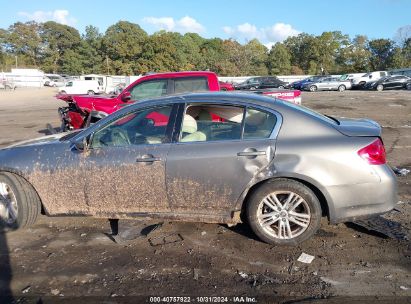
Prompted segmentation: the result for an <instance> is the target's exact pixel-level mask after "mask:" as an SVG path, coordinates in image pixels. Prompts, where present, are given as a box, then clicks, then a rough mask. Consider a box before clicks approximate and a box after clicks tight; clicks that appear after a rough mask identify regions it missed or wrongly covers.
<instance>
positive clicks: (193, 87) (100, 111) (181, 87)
mask: <svg viewBox="0 0 411 304" xmlns="http://www.w3.org/2000/svg"><path fill="white" fill-rule="evenodd" d="M84 81H85V82H90V81H95V80H84ZM204 91H220V85H219V82H218V78H217V75H216V74H215V73H213V72H209V71H193V72H171V73H150V74H148V75H145V76H143V77H140V78H138V79H137V80H136V81H134V82H133V83H131V84H130V85H129V86H128V87H126V88H125V89H123V90H122V91H121V92H120V93H119V94H118V95H114V96H71V95H70V93H68V94H64V95H60V96H57V98H59V99H62V100H64V101H66V102H67V103H68V106H67V107H61V108H59V110H58V111H59V114H60V117H61V120H62V127H61V129H62V130H71V129H79V128H84V127H85V126H86V123H94V122H96V121H98V120H99V119H101V118H103V117H105V116H107V115H109V114H111V113H113V112H115V111H117V110H119V109H121V108H122V107H124V106H125V105H128V104H131V103H134V102H136V101H140V100H143V99H146V98H154V97H160V96H166V95H171V94H178V93H184V92H204Z"/></svg>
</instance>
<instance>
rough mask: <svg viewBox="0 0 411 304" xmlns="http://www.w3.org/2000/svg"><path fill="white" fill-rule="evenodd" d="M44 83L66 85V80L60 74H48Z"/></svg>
mask: <svg viewBox="0 0 411 304" xmlns="http://www.w3.org/2000/svg"><path fill="white" fill-rule="evenodd" d="M44 85H45V86H48V87H64V86H65V85H66V80H65V79H64V78H63V77H61V76H60V75H51V74H49V75H46V76H44Z"/></svg>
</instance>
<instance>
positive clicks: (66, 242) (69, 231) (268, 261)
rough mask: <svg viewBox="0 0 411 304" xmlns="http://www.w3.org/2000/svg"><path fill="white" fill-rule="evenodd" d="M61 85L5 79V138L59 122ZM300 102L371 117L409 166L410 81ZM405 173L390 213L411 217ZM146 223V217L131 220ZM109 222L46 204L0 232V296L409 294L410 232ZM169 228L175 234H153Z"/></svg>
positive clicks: (138, 298) (1, 106)
mask: <svg viewBox="0 0 411 304" xmlns="http://www.w3.org/2000/svg"><path fill="white" fill-rule="evenodd" d="M55 93H56V92H55V90H54V89H51V88H42V89H18V90H16V91H0V146H6V145H8V144H10V143H13V142H16V141H19V140H23V139H28V138H32V137H37V136H42V135H43V134H44V133H45V132H46V130H45V129H46V127H45V125H46V123H51V124H52V125H53V126H55V127H58V126H59V119H58V115H57V108H58V107H59V106H60V105H64V102H62V101H58V100H56V99H55V98H54V97H53V95H54V94H55ZM303 104H304V105H305V106H308V107H310V108H313V109H315V110H318V111H320V112H322V113H324V114H329V115H333V116H345V117H355V118H359V117H367V118H371V119H374V120H376V121H377V122H379V123H380V124H381V125H382V126H383V140H384V143H385V146H386V150H387V154H388V155H387V158H388V162H389V164H390V165H391V166H396V167H400V168H407V169H411V153H410V150H411V91H391V92H362V91H346V92H342V93H339V92H315V93H303ZM398 181H399V194H400V196H399V200H400V202H401V203H400V204H399V205H398V207H397V211H393V212H392V213H390V214H388V215H387V216H386V217H387V218H390V219H392V220H395V221H398V222H400V223H401V224H402V226H403V227H405V228H408V229H411V221H410V219H411V187H410V183H411V174H408V175H407V176H404V177H399V178H398ZM143 224H149V223H148V222H145V223H143V222H136V224H135V225H137V226H141V225H143ZM109 231H110V229H109V225H108V222H107V221H105V220H99V219H90V218H47V217H45V216H41V217H40V220H39V221H38V223H37V224H36V225H35V226H33V227H32V228H30V229H26V230H23V231H16V232H9V233H0V297H1V295H6V294H7V293H8V292H11V293H12V295H13V297H14V299H16V300H17V299H21V298H25V299H26V300H28V301H29V302H30V301H31V302H33V303H36V302H37V300H38V299H39V298H42V300H43V303H47V302H52V301H53V298H48V297H51V296H53V297H56V296H59V297H64V298H65V299H69V300H72V302H77V300H78V298H76V297H77V296H90V297H89V298H88V300H89V301H95V302H96V303H97V302H101V301H102V300H105V299H109V300H110V301H116V300H117V301H119V299H120V300H121V299H122V300H124V301H127V300H128V301H130V302H134V303H139V302H142V301H147V302H148V301H149V298H148V297H149V296H192V298H191V302H199V301H200V300H201V299H197V298H195V296H222V297H229V298H228V300H233V298H232V297H233V296H238V297H241V296H243V297H245V296H248V297H255V300H257V301H258V302H259V303H263V302H266V301H270V302H272V301H276V300H277V301H280V300H291V299H307V300H309V299H311V300H313V299H317V298H324V297H337V300H339V301H341V302H345V301H351V302H352V301H354V300H359V301H361V302H362V301H370V302H371V301H372V302H374V303H376V302H377V303H378V302H381V303H382V302H386V301H387V302H391V303H401V302H404V303H409V302H408V301H410V298H411V271H410V269H411V244H410V241H409V240H395V239H390V238H386V237H384V236H382V235H380V234H377V233H370V232H368V231H366V230H365V229H361V228H359V227H357V226H354V225H352V224H339V225H335V226H333V225H329V224H328V223H327V222H326V221H325V220H324V221H323V225H322V229H321V230H320V231H319V233H318V234H317V235H316V236H315V237H314V238H313V239H311V240H309V241H307V242H305V243H304V244H303V245H301V246H298V247H279V246H272V245H267V244H265V243H262V242H260V241H258V240H257V239H256V237H255V236H254V235H253V234H252V232H251V231H250V230H249V228H248V227H247V226H246V225H237V226H236V227H232V228H228V227H226V226H223V225H212V224H195V223H178V222H166V223H164V224H163V226H162V227H160V228H158V229H157V230H155V231H153V232H152V233H151V234H149V236H148V238H140V239H137V240H134V241H132V242H129V243H124V244H116V243H114V242H113V241H112V240H110V238H109V237H107V236H106V235H105V234H104V233H108V232H109ZM164 237H166V238H165V241H166V242H167V241H168V242H169V243H168V244H165V245H157V246H153V245H156V244H155V243H156V242H157V243H159V242H160V241H163V238H164ZM148 239H150V240H151V243H150V241H149V240H148ZM302 252H305V253H307V254H310V255H313V256H315V258H314V260H313V262H312V263H310V264H304V263H301V262H298V261H297V258H298V257H299V256H300V254H301V253H302ZM122 296H127V297H126V298H124V297H122ZM341 297H343V298H341ZM54 299H55V298H54ZM244 299H245V298H244ZM163 300H167V299H163ZM203 300H204V299H203ZM220 300H221V299H220ZM223 300H224V299H223ZM177 301H178V299H177ZM204 301H205V300H204ZM0 302H1V298H0ZM169 302H170V301H169ZM209 302H211V301H209ZM358 303H359V302H358Z"/></svg>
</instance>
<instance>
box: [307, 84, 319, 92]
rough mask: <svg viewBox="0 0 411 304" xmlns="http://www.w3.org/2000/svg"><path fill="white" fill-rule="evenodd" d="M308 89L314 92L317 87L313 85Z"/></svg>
mask: <svg viewBox="0 0 411 304" xmlns="http://www.w3.org/2000/svg"><path fill="white" fill-rule="evenodd" d="M309 89H310V92H315V91H317V89H318V88H317V86H315V85H313V86H311V87H310V88H309Z"/></svg>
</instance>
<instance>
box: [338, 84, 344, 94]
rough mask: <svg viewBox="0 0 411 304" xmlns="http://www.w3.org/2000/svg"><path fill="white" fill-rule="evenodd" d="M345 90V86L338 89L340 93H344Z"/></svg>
mask: <svg viewBox="0 0 411 304" xmlns="http://www.w3.org/2000/svg"><path fill="white" fill-rule="evenodd" d="M345 89H346V87H345V85H340V86H339V87H338V91H340V92H344V91H345Z"/></svg>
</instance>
